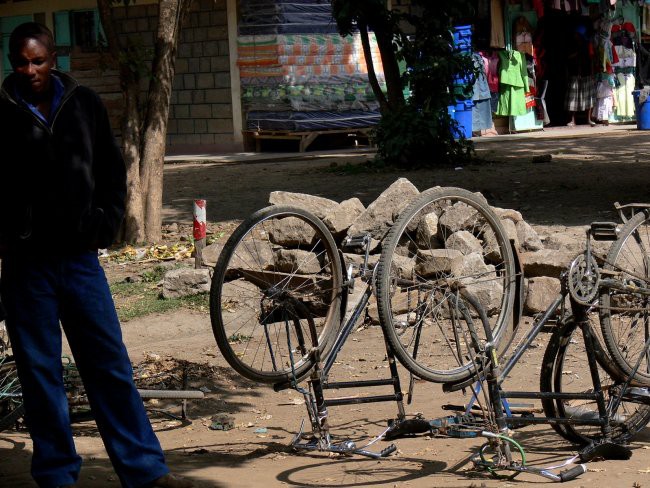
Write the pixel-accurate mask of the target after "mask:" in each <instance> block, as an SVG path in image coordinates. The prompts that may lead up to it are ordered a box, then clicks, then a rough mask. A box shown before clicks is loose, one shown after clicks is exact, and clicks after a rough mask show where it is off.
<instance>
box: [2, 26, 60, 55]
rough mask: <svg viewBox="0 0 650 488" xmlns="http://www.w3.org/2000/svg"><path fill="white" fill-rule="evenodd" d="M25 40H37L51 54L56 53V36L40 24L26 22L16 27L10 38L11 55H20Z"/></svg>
mask: <svg viewBox="0 0 650 488" xmlns="http://www.w3.org/2000/svg"><path fill="white" fill-rule="evenodd" d="M25 39H36V40H37V41H39V42H41V43H42V44H43V45H44V46H45V47H46V48H47V50H48V51H49V52H50V53H53V52H54V51H55V47H54V36H53V35H52V31H51V30H50V29H48V28H47V27H46V26H44V25H43V24H39V23H38V22H25V23H24V24H20V25H19V26H18V27H16V28H15V29H14V30H13V31H12V33H11V35H10V36H9V54H10V55H16V54H18V51H20V49H21V48H22V47H23V43H24V41H25Z"/></svg>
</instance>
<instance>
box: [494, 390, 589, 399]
mask: <svg viewBox="0 0 650 488" xmlns="http://www.w3.org/2000/svg"><path fill="white" fill-rule="evenodd" d="M500 395H501V397H503V398H533V399H551V400H596V398H597V397H598V394H597V393H559V392H558V393H556V392H551V391H502V392H501V394H500Z"/></svg>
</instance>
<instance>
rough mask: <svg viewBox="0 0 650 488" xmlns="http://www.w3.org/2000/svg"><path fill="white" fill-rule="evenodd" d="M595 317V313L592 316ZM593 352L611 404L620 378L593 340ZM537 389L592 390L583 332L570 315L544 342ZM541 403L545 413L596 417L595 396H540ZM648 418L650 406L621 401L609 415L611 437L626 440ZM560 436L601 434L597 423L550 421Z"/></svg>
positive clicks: (585, 438)
mask: <svg viewBox="0 0 650 488" xmlns="http://www.w3.org/2000/svg"><path fill="white" fill-rule="evenodd" d="M593 318H594V320H595V316H594V317H593ZM592 333H593V332H592ZM594 347H595V356H596V362H597V364H598V374H599V377H600V382H601V388H602V390H603V392H604V393H605V404H606V405H608V406H609V405H611V404H612V402H614V401H615V400H616V399H617V398H619V397H620V395H621V389H622V384H623V381H622V379H621V378H623V377H622V376H620V372H618V373H614V374H612V372H613V371H618V370H617V369H616V368H615V367H614V365H613V364H611V359H610V358H609V356H608V355H607V353H606V351H605V350H603V349H602V347H601V346H600V345H599V344H598V342H595V344H594ZM540 391H542V392H558V393H588V392H592V391H593V382H592V379H591V374H590V370H589V363H588V359H587V351H586V349H585V344H584V338H583V333H582V330H581V329H580V327H577V326H576V324H575V323H574V321H573V319H572V318H571V319H569V320H568V321H567V322H566V324H565V325H564V326H563V327H559V328H557V329H556V330H555V331H554V332H553V335H552V336H551V339H550V341H549V343H548V347H547V348H546V351H545V353H544V359H543V361H542V371H541V374H540ZM542 406H543V408H544V414H545V415H546V416H547V417H560V418H562V417H564V418H573V419H576V421H580V420H596V419H598V417H599V413H598V405H597V404H596V400H557V399H555V400H554V399H543V400H542ZM649 421H650V406H647V405H643V404H641V403H637V402H633V401H622V402H621V403H620V405H619V407H618V409H617V411H616V412H614V414H613V415H612V417H611V419H610V425H611V427H612V434H611V435H612V440H614V441H621V442H625V441H627V440H628V439H629V438H630V437H631V436H633V435H634V434H635V433H637V432H638V431H639V430H641V429H642V428H643V427H645V426H646V425H647V424H648V422H649ZM551 426H552V427H553V429H554V430H555V431H556V432H557V433H558V434H560V435H561V436H562V437H564V438H565V439H567V440H568V441H570V442H573V443H575V444H580V445H584V444H588V443H589V442H591V441H594V440H599V439H601V438H602V437H603V436H602V431H601V428H600V426H597V425H571V424H551Z"/></svg>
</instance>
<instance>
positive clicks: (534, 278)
mask: <svg viewBox="0 0 650 488" xmlns="http://www.w3.org/2000/svg"><path fill="white" fill-rule="evenodd" d="M418 194H419V191H418V189H417V188H416V187H415V185H413V184H412V183H411V182H410V181H409V180H407V179H406V178H399V179H398V180H396V181H395V182H394V183H393V184H392V185H391V186H390V187H388V188H387V189H386V190H385V191H384V192H383V193H382V194H381V195H380V196H379V197H378V198H377V199H376V200H375V201H373V202H372V203H370V205H368V207H367V208H366V207H364V206H363V204H362V203H361V201H360V200H359V199H358V198H350V199H348V200H345V201H343V202H341V203H337V202H335V201H333V200H329V199H327V198H322V197H319V196H314V195H306V194H300V193H291V192H282V191H276V192H272V193H271V194H270V197H269V203H271V204H273V205H292V206H297V207H300V208H303V209H305V210H307V211H309V212H311V213H313V214H314V215H316V216H317V217H319V218H320V219H321V220H322V221H323V223H324V224H325V225H326V226H327V228H328V229H329V230H330V231H331V232H332V235H333V236H334V238H335V240H336V242H337V244H339V245H340V244H341V242H342V241H343V239H344V238H345V237H346V236H353V235H357V234H362V233H369V234H370V235H371V236H372V245H371V249H370V259H369V264H370V265H371V266H372V265H374V264H376V263H377V262H378V260H379V256H380V253H381V239H383V238H384V236H385V235H386V233H387V232H388V230H389V229H390V227H391V226H392V225H393V223H394V222H395V220H396V219H397V217H398V216H399V214H400V212H401V211H402V210H404V209H405V208H406V206H407V205H408V203H409V202H410V201H411V200H412V199H413V198H414V197H416V196H417V195H418ZM476 195H477V196H479V198H481V200H483V201H485V198H483V196H482V195H481V194H480V193H477V194H476ZM432 207H436V208H432ZM492 209H493V210H494V212H495V214H496V215H497V217H498V218H499V219H500V221H501V224H502V225H503V228H504V230H505V232H506V235H507V236H508V238H509V239H510V240H512V241H513V242H514V245H515V248H516V250H517V252H518V254H519V256H520V260H521V263H522V266H523V269H524V275H525V277H526V279H527V281H528V286H527V296H526V299H525V312H526V313H538V312H540V311H542V310H544V309H545V307H546V306H547V305H548V304H549V303H550V302H551V301H552V300H553V298H554V297H555V296H556V295H557V293H558V291H559V280H558V278H559V276H560V273H561V271H563V270H564V269H565V268H566V267H567V265H568V264H570V262H571V261H572V259H573V258H574V257H575V256H576V255H577V254H578V253H579V252H580V251H581V250H582V245H583V243H582V242H577V241H576V240H575V239H569V238H566V237H564V236H563V235H562V234H560V233H558V234H553V235H550V236H539V235H538V234H537V232H536V231H535V229H534V228H533V227H532V226H531V225H530V224H529V223H527V222H526V221H525V220H524V217H523V216H522V214H521V213H520V212H519V211H517V210H514V209H504V208H499V207H492ZM477 219H478V213H477V212H476V210H474V209H473V208H471V207H470V206H468V205H466V204H464V203H462V202H458V203H456V204H454V205H453V206H451V207H447V208H442V207H441V206H440V205H438V204H436V205H435V206H430V207H427V208H425V209H423V211H422V212H421V218H416V219H414V221H413V223H412V225H411V226H409V229H408V231H409V235H412V236H413V238H414V241H415V243H416V244H418V245H420V246H424V247H429V246H431V247H434V248H435V249H431V250H426V251H418V255H417V258H418V259H413V258H409V257H408V253H409V251H408V249H406V248H404V249H398V250H397V252H396V254H397V255H396V257H395V259H394V265H395V266H396V267H397V268H398V272H399V274H400V275H401V276H408V275H409V274H411V273H413V272H414V271H415V272H417V273H419V274H422V275H424V276H431V275H433V274H435V273H440V272H449V271H453V270H455V271H456V272H460V270H463V272H464V271H466V270H468V269H470V270H472V271H474V272H481V273H487V274H490V273H493V272H494V266H493V265H492V264H490V263H491V262H495V261H498V260H499V258H500V257H499V256H498V247H497V246H496V241H495V237H494V235H492V236H490V234H489V233H485V234H483V235H482V236H480V238H479V236H477V235H474V234H472V232H471V231H472V229H473V227H474V226H475V225H476V224H477ZM411 227H412V228H411ZM442 236H446V240H445V241H444V242H443V240H442ZM313 237H314V232H313V230H312V229H311V228H310V227H308V226H306V225H305V224H304V223H303V222H301V221H299V220H298V219H296V218H291V217H290V218H286V219H283V220H282V221H280V222H278V224H277V225H275V226H274V227H273V229H271V230H270V231H269V239H270V241H271V242H273V243H274V244H277V245H278V246H281V247H284V248H287V249H284V250H283V251H282V252H280V253H278V252H276V253H270V254H269V255H268V256H264V260H265V261H266V262H268V263H269V264H268V266H269V269H272V268H273V266H275V267H276V269H280V270H284V271H288V270H290V269H291V267H292V265H293V263H298V262H310V263H312V267H313V270H312V269H311V268H309V269H303V270H302V271H303V272H304V273H310V272H313V271H314V270H317V268H318V263H317V261H316V260H315V259H305V256H303V254H304V253H305V252H306V251H302V250H299V249H297V248H298V247H299V246H303V247H304V246H305V245H308V244H309V243H310V242H311V241H312V239H313ZM260 248H262V247H260ZM222 249H223V244H222V243H215V244H212V245H210V246H207V247H206V248H205V249H204V250H203V263H204V265H205V266H208V267H214V266H215V264H216V262H217V260H218V256H219V253H220V252H221V250H222ZM344 253H345V254H344V258H345V262H346V264H347V265H350V263H352V264H354V265H355V266H357V267H358V266H360V265H361V263H362V262H363V256H362V255H361V254H359V253H361V251H360V250H359V251H358V253H356V254H355V251H353V250H348V249H345V250H344ZM271 254H274V255H271ZM411 255H412V254H411ZM203 271H205V270H190V271H186V272H185V273H182V272H180V271H179V270H174V271H173V272H170V273H168V276H166V277H165V282H167V281H169V282H170V283H169V284H166V285H165V288H164V289H165V290H166V291H165V292H164V293H165V294H166V295H170V296H172V295H173V294H176V293H179V292H177V291H175V290H176V289H177V288H178V287H179V285H177V284H175V283H178V282H186V281H188V280H189V277H190V276H195V278H196V281H197V283H196V284H195V285H193V286H189V287H188V288H187V290H188V291H187V292H188V293H194V289H206V290H207V289H208V288H209V284H208V285H206V284H205V282H204V281H203V280H205V279H206V278H205V277H206V276H207V275H206V274H205V273H203ZM495 286H496V287H500V285H499V284H498V283H479V284H474V285H473V287H474V288H475V289H473V290H472V291H473V292H474V293H475V294H476V296H477V297H478V298H479V300H480V301H481V303H482V304H483V305H484V306H485V308H486V309H488V310H489V309H491V308H493V307H496V306H498V305H499V304H498V303H496V302H495V300H498V297H499V296H500V293H501V291H502V290H501V289H497V288H496V287H495ZM372 306H373V307H375V308H376V306H375V305H372ZM373 310H374V309H373ZM371 315H372V316H373V317H372V318H373V321H375V320H374V319H375V318H376V314H375V313H373V314H371Z"/></svg>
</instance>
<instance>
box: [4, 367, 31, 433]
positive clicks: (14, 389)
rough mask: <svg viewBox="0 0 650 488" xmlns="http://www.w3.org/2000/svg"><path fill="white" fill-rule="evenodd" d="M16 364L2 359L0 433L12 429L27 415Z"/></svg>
mask: <svg viewBox="0 0 650 488" xmlns="http://www.w3.org/2000/svg"><path fill="white" fill-rule="evenodd" d="M20 393H21V388H20V382H19V381H18V373H17V371H16V363H15V362H14V361H13V358H12V357H11V356H6V357H4V358H0V432H1V431H3V430H7V429H9V428H11V427H12V426H13V425H15V424H16V422H17V421H18V420H19V419H20V418H21V417H22V416H23V415H24V414H25V410H24V407H23V400H22V396H21V395H20Z"/></svg>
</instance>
